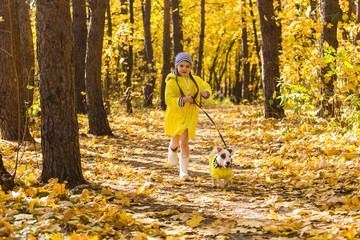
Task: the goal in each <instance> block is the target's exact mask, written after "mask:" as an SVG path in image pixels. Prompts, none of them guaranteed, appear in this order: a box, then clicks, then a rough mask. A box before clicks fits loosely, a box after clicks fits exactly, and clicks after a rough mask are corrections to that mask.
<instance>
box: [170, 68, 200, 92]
mask: <svg viewBox="0 0 360 240" xmlns="http://www.w3.org/2000/svg"><path fill="white" fill-rule="evenodd" d="M175 75H176V84H177V85H178V87H179V89H180V94H181V97H185V94H184V93H183V91H182V90H181V87H180V85H179V82H178V77H180V76H181V75H180V73H179V71H178V70H177V69H175ZM189 76H190V79H191V80H192V81H193V82H194V84H195V86H196V88H197V92H196V94H195V95H194V98H195V99H196V97H197V95H198V94H199V86H198V85H197V83H196V81H195V79H194V77H193V76H192V74H191V72H190V73H189Z"/></svg>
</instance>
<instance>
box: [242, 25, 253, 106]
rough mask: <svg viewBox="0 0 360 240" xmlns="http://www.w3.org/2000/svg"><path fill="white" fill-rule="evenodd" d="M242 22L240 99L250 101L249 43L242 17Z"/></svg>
mask: <svg viewBox="0 0 360 240" xmlns="http://www.w3.org/2000/svg"><path fill="white" fill-rule="evenodd" d="M242 23H243V24H245V27H244V28H243V29H241V41H242V58H241V59H242V94H241V95H242V99H243V100H247V101H248V102H250V101H251V95H250V90H249V84H250V63H249V61H248V58H249V45H248V38H247V27H246V22H245V21H244V19H242Z"/></svg>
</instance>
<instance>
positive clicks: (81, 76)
mask: <svg viewBox="0 0 360 240" xmlns="http://www.w3.org/2000/svg"><path fill="white" fill-rule="evenodd" d="M72 8H73V25H72V27H73V33H74V40H75V89H76V107H77V113H81V114H85V113H86V96H85V90H86V89H85V57H86V38H87V26H86V4H85V0H72Z"/></svg>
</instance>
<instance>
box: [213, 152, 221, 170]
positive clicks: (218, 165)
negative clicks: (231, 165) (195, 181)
mask: <svg viewBox="0 0 360 240" xmlns="http://www.w3.org/2000/svg"><path fill="white" fill-rule="evenodd" d="M217 157H218V156H217V155H216V156H215V157H214V160H213V165H214V168H222V166H221V165H220V164H219V163H218V162H217V161H216V159H217Z"/></svg>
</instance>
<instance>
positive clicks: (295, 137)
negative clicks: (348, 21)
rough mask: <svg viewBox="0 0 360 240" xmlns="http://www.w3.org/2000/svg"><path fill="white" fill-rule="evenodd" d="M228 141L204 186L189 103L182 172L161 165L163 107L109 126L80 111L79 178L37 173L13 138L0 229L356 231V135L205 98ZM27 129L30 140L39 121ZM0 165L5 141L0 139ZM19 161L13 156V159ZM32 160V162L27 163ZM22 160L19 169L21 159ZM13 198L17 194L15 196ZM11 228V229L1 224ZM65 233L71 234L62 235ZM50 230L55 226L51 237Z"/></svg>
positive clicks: (38, 234) (290, 235)
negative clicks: (219, 179) (227, 177)
mask: <svg viewBox="0 0 360 240" xmlns="http://www.w3.org/2000/svg"><path fill="white" fill-rule="evenodd" d="M205 110H206V111H207V112H208V114H209V115H210V116H211V117H212V118H213V119H214V121H215V122H216V124H217V127H218V129H219V131H220V132H221V133H222V135H223V136H224V139H225V142H226V144H227V145H228V146H229V147H230V148H232V149H233V156H232V159H233V167H234V177H233V183H232V185H231V186H230V187H228V188H226V189H220V188H215V189H214V188H213V187H212V186H211V179H210V175H209V170H208V169H209V167H208V159H207V157H206V155H207V154H209V153H210V152H211V150H212V148H214V147H215V146H222V142H221V139H220V137H219V135H218V133H217V131H216V128H215V127H214V126H213V125H212V123H211V122H210V120H208V119H207V117H206V116H205V115H204V114H203V113H201V114H200V118H199V124H198V128H197V133H196V137H195V138H193V139H191V140H190V149H191V150H190V151H191V156H190V164H189V165H190V167H189V173H190V176H191V180H190V181H187V182H182V181H179V179H178V176H179V170H178V166H176V167H172V168H170V167H168V166H166V158H167V149H168V144H169V138H168V136H166V135H165V134H164V133H163V118H164V112H162V111H160V110H145V109H143V110H139V111H137V112H136V113H134V114H132V115H126V114H125V113H124V112H122V111H118V112H116V113H113V114H112V115H111V117H109V121H110V123H111V128H112V129H113V133H114V135H115V137H95V136H92V135H89V134H87V127H86V125H87V121H86V118H85V117H81V118H80V119H79V122H80V144H81V155H82V167H83V174H84V177H85V179H86V180H87V181H88V182H89V184H87V185H81V186H78V187H77V188H75V189H71V190H68V189H64V185H63V184H60V183H56V181H55V180H54V181H53V182H51V183H49V184H47V185H39V184H38V183H37V182H36V180H35V179H36V177H37V176H38V175H39V173H40V171H41V151H40V146H39V145H31V144H30V145H28V146H27V147H25V149H26V150H25V151H24V156H23V158H22V160H21V161H22V162H21V164H22V165H21V166H20V167H19V170H18V176H19V178H18V181H17V182H18V184H19V185H20V186H21V187H20V188H19V189H17V191H14V192H13V193H10V194H6V195H5V194H4V193H3V194H2V196H0V198H1V199H2V200H3V205H2V206H1V209H2V221H3V222H0V224H2V225H1V226H3V228H2V230H3V234H1V229H0V235H1V236H4V237H5V238H9V237H10V238H14V239H16V238H18V239H20V236H23V237H24V236H26V238H30V239H31V237H34V239H49V238H52V239H63V238H65V239H66V238H69V239H90V238H93V239H95V238H96V237H98V238H99V239H102V238H105V239H356V238H357V237H360V230H359V226H360V221H359V220H358V219H359V218H360V201H359V191H358V187H359V180H358V166H359V165H358V161H359V154H358V152H359V151H358V150H359V148H358V146H359V142H360V140H359V135H358V134H356V133H352V132H340V131H335V130H334V131H330V130H329V122H324V121H322V120H317V119H312V118H307V117H288V118H286V119H283V120H275V119H265V118H263V117H262V116H261V111H262V110H261V106H258V107H256V106H207V107H205ZM35 138H36V139H37V140H38V142H39V141H40V139H39V133H37V134H35ZM1 144H2V146H3V148H4V151H3V154H4V152H6V153H8V154H4V158H5V160H6V163H7V168H8V169H10V170H11V169H12V167H13V160H12V159H13V158H14V157H15V156H16V155H15V153H16V151H15V150H16V148H15V147H16V145H15V144H14V143H9V142H5V141H2V142H0V146H1ZM24 166H25V167H24ZM29 166H32V167H29ZM29 170H30V171H29ZM16 204H18V205H16ZM9 229H11V230H12V231H13V232H12V233H10V230H9ZM70 236H71V237H70ZM56 237H58V238H56Z"/></svg>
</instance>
